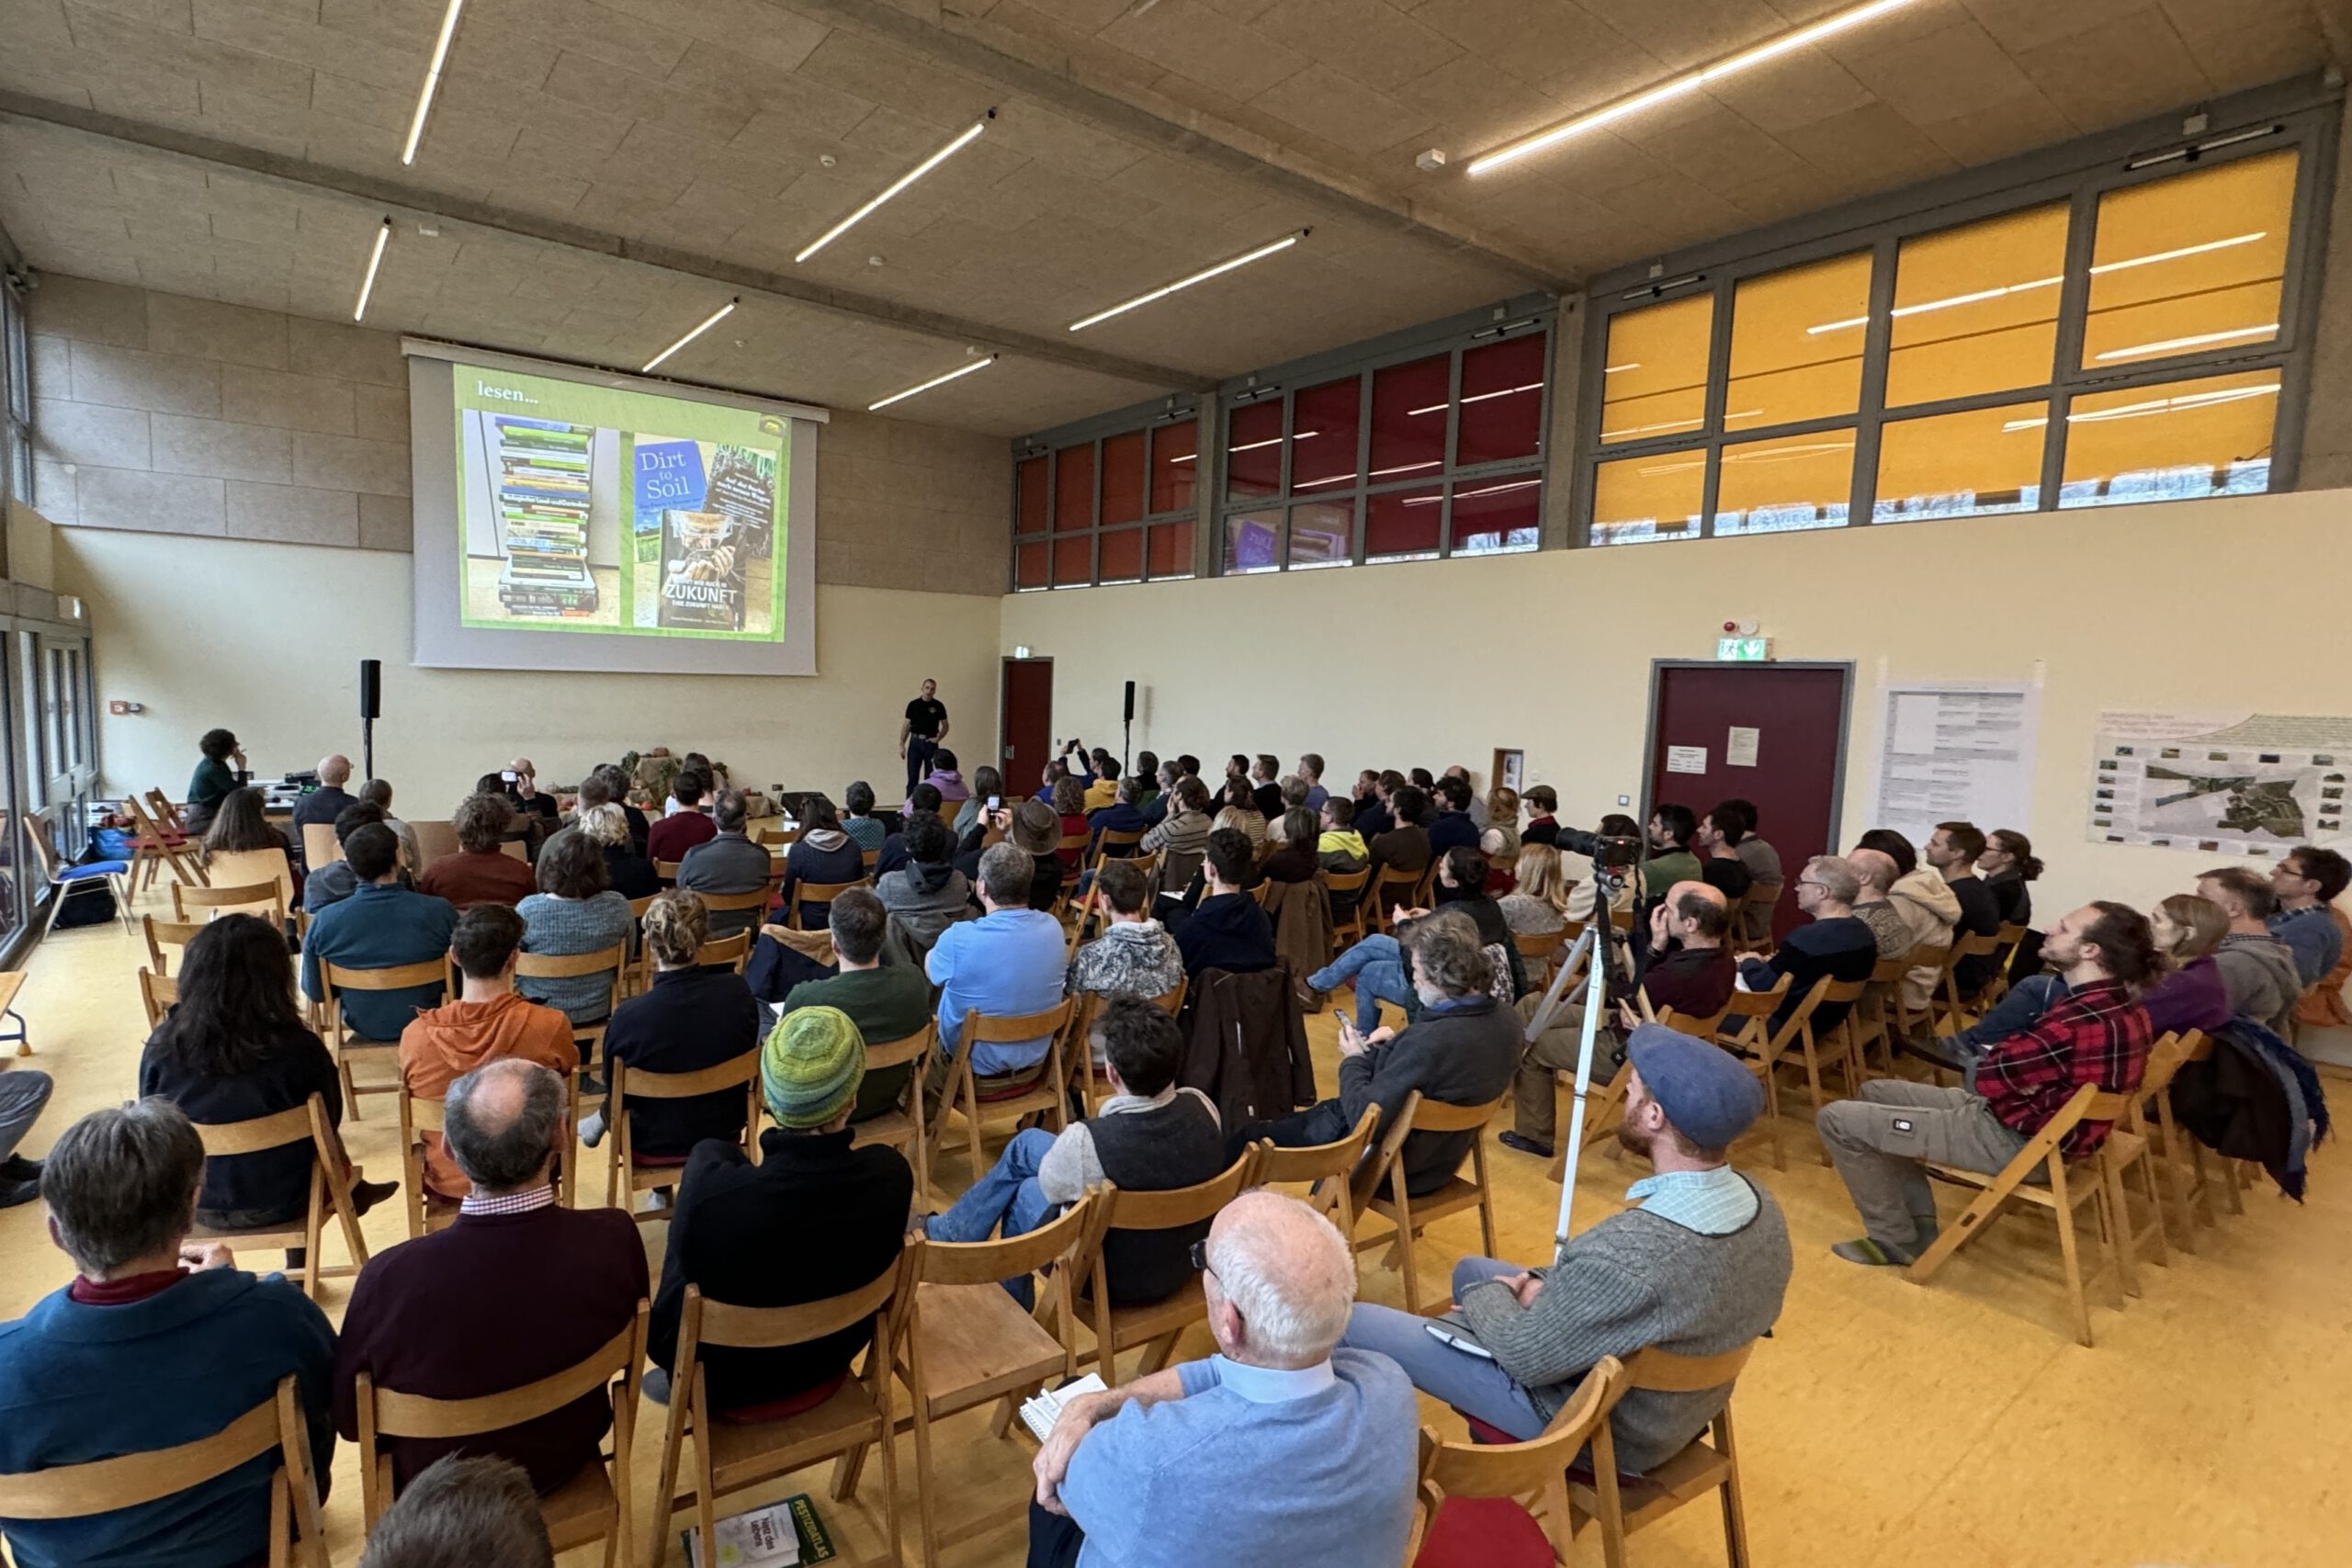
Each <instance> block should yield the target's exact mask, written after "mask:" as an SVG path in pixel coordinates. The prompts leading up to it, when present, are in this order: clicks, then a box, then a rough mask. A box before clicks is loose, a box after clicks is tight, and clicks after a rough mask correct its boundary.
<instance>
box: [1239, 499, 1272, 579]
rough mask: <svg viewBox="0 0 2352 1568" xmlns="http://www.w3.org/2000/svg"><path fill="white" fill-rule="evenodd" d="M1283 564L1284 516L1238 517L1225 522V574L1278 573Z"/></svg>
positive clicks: (1252, 515) (1248, 515)
mask: <svg viewBox="0 0 2352 1568" xmlns="http://www.w3.org/2000/svg"><path fill="white" fill-rule="evenodd" d="M1282 564H1283V514H1282V513H1280V512H1245V513H1235V514H1234V515H1233V516H1231V517H1228V518H1227V519H1226V520H1225V574H1226V576H1227V577H1239V576H1242V575H1243V574H1245V573H1248V572H1253V571H1279V570H1282Z"/></svg>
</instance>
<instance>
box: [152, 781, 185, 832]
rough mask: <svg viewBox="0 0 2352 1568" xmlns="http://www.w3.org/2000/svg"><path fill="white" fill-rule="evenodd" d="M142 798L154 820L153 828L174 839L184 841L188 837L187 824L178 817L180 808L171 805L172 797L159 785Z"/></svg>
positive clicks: (183, 819)
mask: <svg viewBox="0 0 2352 1568" xmlns="http://www.w3.org/2000/svg"><path fill="white" fill-rule="evenodd" d="M142 798H143V799H145V801H146V802H147V810H148V812H149V814H150V815H152V816H153V818H155V826H157V827H158V828H161V829H164V831H165V832H166V833H169V834H171V835H172V836H173V837H174V838H177V839H186V838H187V837H189V836H190V835H189V833H188V830H187V820H186V819H185V818H182V817H181V816H180V808H179V807H177V806H175V805H173V804H172V797H171V796H170V795H165V794H164V788H163V786H162V785H161V784H158V785H156V786H155V787H154V788H153V789H151V790H149V791H148V792H147V793H146V795H144V796H143V797H142Z"/></svg>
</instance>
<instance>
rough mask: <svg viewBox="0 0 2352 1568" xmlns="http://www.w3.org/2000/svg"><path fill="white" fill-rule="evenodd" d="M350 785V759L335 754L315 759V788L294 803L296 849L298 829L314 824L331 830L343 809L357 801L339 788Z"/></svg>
mask: <svg viewBox="0 0 2352 1568" xmlns="http://www.w3.org/2000/svg"><path fill="white" fill-rule="evenodd" d="M350 782H351V759H350V758H348V757H346V756H345V755H344V754H343V753H342V752H340V751H337V752H334V753H333V754H331V755H328V756H324V757H322V758H320V759H319V787H318V788H316V789H314V790H312V791H311V793H310V794H308V795H304V796H303V797H302V798H301V799H300V800H298V801H296V802H295V803H294V835H293V836H294V842H295V844H296V846H297V847H300V844H301V842H302V829H305V828H307V827H309V826H310V825H311V823H313V822H317V823H320V824H322V826H325V827H333V826H334V819H335V818H337V817H340V816H342V815H343V809H344V807H346V806H356V805H358V804H359V797H358V796H357V795H353V794H352V793H351V792H350V791H349V790H346V789H345V788H344V787H343V786H344V785H345V784H349V783H350Z"/></svg>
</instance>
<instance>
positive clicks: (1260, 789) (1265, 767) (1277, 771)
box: [1250, 751, 1283, 826]
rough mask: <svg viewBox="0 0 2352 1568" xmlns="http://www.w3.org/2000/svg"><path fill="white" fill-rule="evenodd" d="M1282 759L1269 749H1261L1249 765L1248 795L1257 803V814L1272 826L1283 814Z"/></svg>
mask: <svg viewBox="0 0 2352 1568" xmlns="http://www.w3.org/2000/svg"><path fill="white" fill-rule="evenodd" d="M1282 771H1283V764H1282V759H1281V758H1279V757H1277V756H1275V755H1274V754H1273V753H1272V752H1271V751H1261V752H1259V753H1258V759H1257V761H1254V762H1252V763H1251V764H1250V798H1251V799H1252V800H1254V801H1255V802H1256V803H1257V807H1258V815H1259V816H1261V817H1262V818H1265V819H1266V822H1267V824H1268V825H1269V826H1272V823H1273V820H1274V818H1277V817H1280V816H1281V815H1282V814H1283V786H1282Z"/></svg>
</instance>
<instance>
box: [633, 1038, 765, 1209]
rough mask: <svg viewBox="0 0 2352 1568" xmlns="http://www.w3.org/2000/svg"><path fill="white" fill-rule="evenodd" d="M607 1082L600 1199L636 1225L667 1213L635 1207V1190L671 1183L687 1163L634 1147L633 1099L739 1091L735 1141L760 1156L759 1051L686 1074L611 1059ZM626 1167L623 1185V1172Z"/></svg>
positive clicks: (683, 1158)
mask: <svg viewBox="0 0 2352 1568" xmlns="http://www.w3.org/2000/svg"><path fill="white" fill-rule="evenodd" d="M610 1070H611V1073H612V1077H611V1078H610V1079H609V1080H607V1081H608V1082H609V1083H610V1084H611V1086H612V1097H611V1099H610V1100H607V1101H606V1102H605V1103H606V1106H607V1107H608V1112H609V1113H608V1115H607V1118H606V1122H607V1130H606V1132H605V1145H606V1153H605V1203H606V1204H607V1205H609V1206H611V1207H614V1208H618V1209H621V1210H624V1211H626V1212H627V1213H628V1215H629V1217H630V1218H631V1219H634V1220H636V1221H637V1222H639V1224H643V1223H644V1222H645V1221H647V1220H660V1219H667V1218H669V1213H668V1211H666V1210H662V1209H650V1210H640V1209H639V1208H638V1206H637V1195H638V1194H639V1193H640V1192H648V1191H650V1190H653V1189H655V1188H657V1187H674V1186H676V1185H677V1183H678V1178H679V1177H680V1176H681V1175H683V1174H684V1171H685V1168H686V1156H684V1155H679V1156H675V1157H672V1158H662V1159H656V1160H650V1161H649V1160H648V1159H647V1158H646V1157H645V1156H642V1155H639V1153H638V1152H637V1138H636V1134H635V1133H634V1132H633V1131H632V1129H631V1128H630V1126H629V1115H628V1102H629V1101H630V1100H632V1099H635V1100H695V1099H698V1098H700V1097H701V1096H703V1095H706V1094H722V1093H724V1092H726V1091H727V1090H728V1089H741V1090H742V1091H743V1130H742V1131H741V1133H739V1134H736V1138H735V1145H736V1147H738V1148H740V1149H741V1150H742V1151H743V1153H744V1154H745V1156H748V1157H749V1158H751V1159H752V1160H755V1161H756V1160H757V1159H758V1158H759V1154H758V1149H757V1145H758V1142H759V1125H760V1053H759V1052H758V1051H757V1050H756V1049H755V1050H751V1051H746V1052H744V1053H743V1054H742V1055H740V1056H737V1057H735V1058H734V1059H733V1060H732V1061H727V1062H720V1063H718V1064H716V1065H715V1066H707V1067H700V1068H697V1069H695V1071H693V1072H690V1073H657V1072H653V1071H650V1069H648V1068H644V1067H632V1066H629V1065H628V1063H627V1062H614V1063H612V1064H610ZM624 1171H626V1172H627V1173H628V1176H627V1185H626V1186H624V1185H623V1176H622V1173H623V1172H624Z"/></svg>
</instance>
